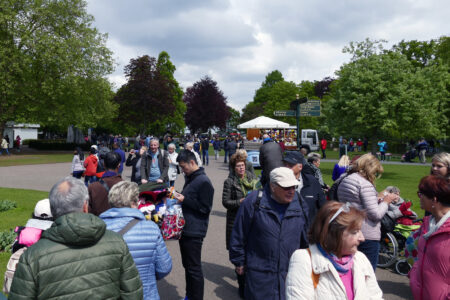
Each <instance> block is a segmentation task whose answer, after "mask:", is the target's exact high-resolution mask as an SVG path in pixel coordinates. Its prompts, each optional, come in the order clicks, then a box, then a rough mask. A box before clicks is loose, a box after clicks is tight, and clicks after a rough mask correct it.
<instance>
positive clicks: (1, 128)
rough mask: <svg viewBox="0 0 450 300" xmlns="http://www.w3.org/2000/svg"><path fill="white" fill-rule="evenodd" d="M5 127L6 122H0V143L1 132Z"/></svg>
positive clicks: (0, 139) (0, 138)
mask: <svg viewBox="0 0 450 300" xmlns="http://www.w3.org/2000/svg"><path fill="white" fill-rule="evenodd" d="M5 127H6V122H1V121H0V142H1V141H2V139H3V131H4V130H5ZM13 138H14V137H13Z"/></svg>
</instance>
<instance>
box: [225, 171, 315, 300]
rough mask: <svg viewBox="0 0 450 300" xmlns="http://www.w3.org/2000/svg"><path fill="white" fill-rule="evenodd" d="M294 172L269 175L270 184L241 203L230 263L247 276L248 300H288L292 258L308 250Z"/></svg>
mask: <svg viewBox="0 0 450 300" xmlns="http://www.w3.org/2000/svg"><path fill="white" fill-rule="evenodd" d="M297 184H298V181H297V179H296V178H295V176H294V173H293V172H292V170H291V169H289V168H285V167H279V168H276V169H273V170H272V171H271V172H270V184H266V186H265V187H264V190H260V191H254V192H253V193H251V194H250V195H249V196H248V197H247V198H246V199H245V200H244V202H243V203H242V204H241V206H240V208H239V210H238V213H237V216H236V220H235V223H234V228H233V232H232V233H231V241H230V260H231V262H232V263H233V264H234V265H235V267H236V269H235V271H236V273H237V274H239V275H245V292H244V293H245V299H247V300H251V299H255V300H259V299H265V300H266V299H277V300H280V299H285V290H284V286H285V279H286V275H287V271H288V268H289V259H290V257H291V255H292V253H294V251H295V250H297V249H299V248H307V247H308V241H307V236H306V230H307V222H306V221H305V217H306V212H305V211H303V210H302V207H301V206H300V202H299V201H298V198H297V193H296V192H295V187H296V186H297Z"/></svg>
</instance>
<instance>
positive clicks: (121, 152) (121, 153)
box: [114, 149, 125, 174]
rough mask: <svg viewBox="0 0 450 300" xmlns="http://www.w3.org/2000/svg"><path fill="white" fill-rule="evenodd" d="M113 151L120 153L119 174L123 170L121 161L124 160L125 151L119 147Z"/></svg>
mask: <svg viewBox="0 0 450 300" xmlns="http://www.w3.org/2000/svg"><path fill="white" fill-rule="evenodd" d="M114 152H116V153H118V154H119V155H120V166H119V174H122V172H123V163H124V162H125V152H123V150H121V149H116V150H114Z"/></svg>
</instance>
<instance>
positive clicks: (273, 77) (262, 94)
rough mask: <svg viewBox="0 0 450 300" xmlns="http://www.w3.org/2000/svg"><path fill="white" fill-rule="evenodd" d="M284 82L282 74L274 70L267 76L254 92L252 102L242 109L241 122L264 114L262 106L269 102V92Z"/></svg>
mask: <svg viewBox="0 0 450 300" xmlns="http://www.w3.org/2000/svg"><path fill="white" fill-rule="evenodd" d="M282 81H284V78H283V74H281V72H280V71H278V70H274V71H272V72H270V73H269V74H267V76H266V78H265V79H264V81H263V82H262V84H261V87H260V88H259V89H257V90H256V91H255V96H254V97H253V101H251V102H249V103H248V104H247V105H246V106H245V107H244V108H243V109H242V116H241V122H246V121H249V120H251V119H254V118H256V117H259V116H261V115H262V114H264V106H265V105H266V104H267V102H268V100H269V97H270V96H269V93H270V90H271V89H272V88H273V87H274V86H275V85H276V84H277V83H278V82H282Z"/></svg>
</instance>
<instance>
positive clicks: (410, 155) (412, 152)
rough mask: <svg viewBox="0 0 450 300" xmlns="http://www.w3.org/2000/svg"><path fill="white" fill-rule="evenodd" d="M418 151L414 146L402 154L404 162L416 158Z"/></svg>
mask: <svg viewBox="0 0 450 300" xmlns="http://www.w3.org/2000/svg"><path fill="white" fill-rule="evenodd" d="M416 156H417V152H416V149H415V148H412V149H411V150H409V151H408V152H406V153H405V154H403V155H402V162H412V160H413V159H414V158H416Z"/></svg>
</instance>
